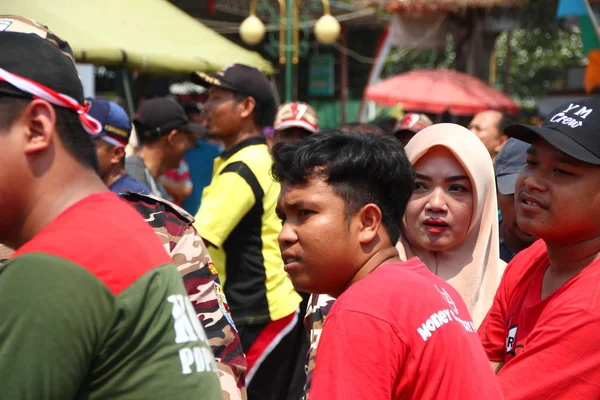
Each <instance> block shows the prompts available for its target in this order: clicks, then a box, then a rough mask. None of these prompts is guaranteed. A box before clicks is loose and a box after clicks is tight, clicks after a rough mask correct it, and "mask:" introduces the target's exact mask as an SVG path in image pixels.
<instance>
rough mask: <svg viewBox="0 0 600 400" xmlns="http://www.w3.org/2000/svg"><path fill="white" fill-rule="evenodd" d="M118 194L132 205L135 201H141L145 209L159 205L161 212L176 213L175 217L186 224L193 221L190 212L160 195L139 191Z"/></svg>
mask: <svg viewBox="0 0 600 400" xmlns="http://www.w3.org/2000/svg"><path fill="white" fill-rule="evenodd" d="M119 196H120V197H121V198H123V199H125V200H127V201H128V202H130V203H133V204H134V206H135V204H136V203H143V204H145V205H146V207H147V208H146V210H148V207H149V208H153V207H156V206H159V207H162V211H163V212H168V213H171V214H173V215H176V216H177V217H179V218H181V219H182V220H183V221H185V222H186V223H188V224H192V223H194V217H193V216H192V215H191V214H190V213H188V212H187V211H185V210H184V209H183V208H181V207H179V206H178V205H176V204H173V203H171V202H170V201H168V200H165V199H161V198H160V197H157V196H153V195H151V194H141V193H133V192H127V193H121V194H119ZM136 208H137V207H136ZM138 211H139V210H138ZM144 215H145V213H144ZM148 216H149V215H148Z"/></svg>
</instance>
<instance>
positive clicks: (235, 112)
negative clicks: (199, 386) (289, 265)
mask: <svg viewBox="0 0 600 400" xmlns="http://www.w3.org/2000/svg"><path fill="white" fill-rule="evenodd" d="M192 80H193V81H194V82H196V83H198V84H200V85H203V86H206V87H208V88H209V94H208V99H207V101H206V103H205V105H204V111H205V112H206V120H207V128H208V135H209V137H211V136H212V137H214V138H216V139H219V140H221V141H223V143H224V145H225V152H224V153H223V154H221V156H220V157H218V158H217V159H216V160H215V163H214V169H213V179H212V181H211V183H210V185H209V186H208V187H206V189H205V190H204V193H203V196H202V203H201V205H200V210H199V212H198V214H197V216H196V223H195V226H196V228H197V229H198V232H199V233H200V236H202V238H203V239H204V240H205V241H206V244H207V247H208V250H209V253H210V255H211V257H212V259H213V262H214V263H215V266H216V268H217V270H218V271H219V276H220V278H221V281H222V282H223V284H224V289H225V295H226V297H227V300H228V302H229V306H230V309H231V314H232V317H233V320H234V322H235V324H236V325H237V327H238V331H239V333H240V338H241V340H242V347H243V348H244V352H245V353H246V359H247V362H248V373H247V375H246V384H247V386H248V398H249V399H251V400H252V399H260V400H269V399H273V400H275V399H276V400H281V399H286V398H287V396H288V392H289V384H288V382H290V379H291V376H292V374H293V369H294V366H295V364H296V361H297V359H298V357H301V356H303V355H301V354H296V353H299V351H300V350H299V347H298V346H297V342H298V340H300V338H301V337H302V336H301V335H303V334H304V333H303V332H302V330H303V329H302V324H301V322H299V318H298V311H297V310H298V305H299V304H300V300H301V298H300V296H299V295H298V294H297V293H296V292H295V291H294V287H293V285H292V283H291V281H290V279H289V278H288V276H287V274H286V273H285V271H284V270H283V261H282V259H281V253H280V251H279V245H278V243H277V235H278V233H279V230H280V229H281V221H280V220H279V219H278V218H277V215H276V214H275V206H276V203H277V198H278V196H279V191H280V187H279V185H278V184H277V183H276V182H274V181H273V179H272V177H271V175H270V168H271V156H270V154H269V149H268V148H267V145H266V140H265V138H264V136H262V134H261V129H262V128H263V127H265V126H270V125H272V124H273V119H274V115H275V101H274V96H273V91H272V89H271V85H270V84H269V81H268V79H267V78H266V77H265V76H264V75H263V74H262V73H261V72H259V71H258V70H256V69H254V68H251V67H248V66H245V65H239V64H234V65H231V66H229V67H226V68H224V69H223V70H222V71H220V72H219V73H217V74H214V75H210V74H205V73H203V72H198V73H196V74H194V75H193V77H192ZM299 394H300V393H298V395H296V398H298V397H299Z"/></svg>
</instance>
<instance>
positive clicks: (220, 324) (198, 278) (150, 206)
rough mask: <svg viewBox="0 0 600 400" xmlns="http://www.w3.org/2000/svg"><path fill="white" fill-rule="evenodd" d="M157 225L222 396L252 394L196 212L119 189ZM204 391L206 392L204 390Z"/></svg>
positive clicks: (237, 342) (242, 358)
mask: <svg viewBox="0 0 600 400" xmlns="http://www.w3.org/2000/svg"><path fill="white" fill-rule="evenodd" d="M120 196H121V197H122V198H123V199H124V200H126V201H127V202H129V203H130V204H131V205H133V206H134V207H135V209H136V210H138V212H139V213H141V214H142V215H143V216H144V218H145V219H146V221H147V222H148V223H149V224H150V225H151V226H152V227H153V228H154V231H155V232H156V234H157V235H158V237H159V238H160V239H161V241H162V243H163V245H164V247H165V249H166V250H167V252H168V253H169V254H170V255H171V258H172V259H173V262H174V263H175V264H176V265H177V268H178V270H179V273H180V274H181V276H182V277H183V281H184V284H185V288H186V290H187V292H188V295H189V297H190V300H191V302H192V304H193V305H194V309H195V310H196V313H197V315H198V319H200V322H201V323H202V326H203V327H204V330H205V331H206V335H207V336H208V340H209V343H210V345H211V348H212V351H213V353H214V356H215V360H216V362H217V367H218V368H219V377H220V382H221V388H222V390H223V399H224V400H229V399H232V400H233V399H247V395H246V387H245V382H244V381H245V373H246V358H245V356H244V353H243V350H242V344H241V342H240V338H239V336H238V333H237V330H236V328H235V325H234V323H233V320H232V319H231V315H230V313H229V307H228V306H227V301H226V299H225V294H224V293H223V289H222V288H221V285H220V283H219V277H218V274H217V270H216V269H215V267H214V265H213V264H212V261H211V259H210V256H209V255H208V251H207V250H206V247H205V245H204V243H203V241H202V239H201V238H200V236H199V235H198V232H196V229H195V228H194V227H193V226H192V223H193V222H194V218H193V217H192V216H191V215H189V214H188V213H187V212H186V211H184V210H183V209H181V208H180V207H178V206H176V205H174V204H172V203H169V202H168V201H166V200H162V199H159V198H156V197H154V196H149V195H142V194H137V193H126V194H121V195H120ZM200 397H201V394H200Z"/></svg>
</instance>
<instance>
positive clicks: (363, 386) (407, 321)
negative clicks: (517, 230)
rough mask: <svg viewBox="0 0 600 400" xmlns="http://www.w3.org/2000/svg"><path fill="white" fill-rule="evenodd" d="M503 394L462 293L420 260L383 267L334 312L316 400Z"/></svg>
mask: <svg viewBox="0 0 600 400" xmlns="http://www.w3.org/2000/svg"><path fill="white" fill-rule="evenodd" d="M501 398H502V395H501V392H500V387H499V385H498V380H497V379H496V377H495V375H494V373H493V371H492V369H491V367H490V364H489V362H488V360H487V359H486V357H485V353H484V352H483V348H482V347H481V344H480V343H479V339H478V337H477V333H476V329H475V327H474V325H473V322H472V321H471V317H470V316H469V312H468V310H467V307H466V306H465V304H464V302H463V301H462V299H461V298H460V295H459V294H458V293H457V292H456V290H454V289H453V288H452V287H451V286H450V285H449V284H448V283H446V282H445V281H443V280H442V279H440V278H438V277H436V276H435V275H434V274H432V273H431V272H429V270H428V269H427V267H425V265H424V264H423V263H422V262H421V261H420V260H419V259H418V258H413V259H410V260H408V261H407V262H404V263H390V264H385V265H383V266H381V267H379V268H377V269H376V270H375V271H373V272H372V273H371V274H369V275H368V276H367V277H365V278H364V279H362V280H360V281H359V282H357V283H355V284H353V285H352V286H350V287H349V288H348V289H347V290H346V291H345V292H344V293H343V294H342V295H341V296H340V297H339V298H338V299H337V300H336V302H335V304H334V306H333V308H332V310H331V313H330V314H329V315H328V317H327V321H326V322H325V325H324V329H323V334H322V336H321V340H320V343H319V347H318V349H317V357H316V369H315V374H314V378H313V385H312V388H311V394H310V399H311V400H325V399H326V400H338V399H339V400H347V399H352V400H361V399H365V400H367V399H368V400H380V399H381V400H383V399H386V400H387V399H422V400H423V399H445V400H446V399H457V400H458V399H460V400H469V399H477V400H481V399H486V400H494V399H501Z"/></svg>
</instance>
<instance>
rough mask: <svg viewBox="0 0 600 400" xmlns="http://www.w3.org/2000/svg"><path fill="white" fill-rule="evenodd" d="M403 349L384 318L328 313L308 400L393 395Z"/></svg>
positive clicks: (363, 399)
mask: <svg viewBox="0 0 600 400" xmlns="http://www.w3.org/2000/svg"><path fill="white" fill-rule="evenodd" d="M406 351H407V349H406V346H405V344H404V342H403V341H402V340H401V339H400V338H399V337H398V336H397V335H396V333H395V332H394V331H393V329H392V327H391V326H390V325H389V324H388V323H387V322H386V321H382V320H380V319H377V318H374V317H372V316H370V315H366V314H364V313H361V312H356V311H347V310H339V311H337V312H334V313H333V314H330V315H329V317H328V319H327V321H326V323H325V327H324V329H323V334H322V336H321V339H320V341H319V347H318V350H317V356H316V368H315V371H314V376H313V382H312V387H311V390H310V400H347V399H353V400H373V399H394V398H396V396H397V395H398V394H399V393H397V391H398V388H397V387H396V385H397V383H398V380H399V379H400V375H401V374H402V370H403V363H404V359H405V354H406Z"/></svg>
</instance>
